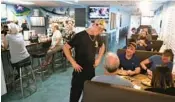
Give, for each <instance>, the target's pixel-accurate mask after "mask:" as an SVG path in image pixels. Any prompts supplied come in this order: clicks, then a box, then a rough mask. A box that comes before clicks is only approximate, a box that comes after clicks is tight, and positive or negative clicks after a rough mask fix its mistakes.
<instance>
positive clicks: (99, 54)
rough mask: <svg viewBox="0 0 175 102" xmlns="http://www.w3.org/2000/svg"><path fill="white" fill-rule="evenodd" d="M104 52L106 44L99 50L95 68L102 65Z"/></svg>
mask: <svg viewBox="0 0 175 102" xmlns="http://www.w3.org/2000/svg"><path fill="white" fill-rule="evenodd" d="M104 52H105V44H104V43H103V44H102V46H101V47H100V49H99V53H98V57H97V58H96V60H95V64H94V67H97V66H98V65H99V64H100V61H101V59H102V57H103V54H104Z"/></svg>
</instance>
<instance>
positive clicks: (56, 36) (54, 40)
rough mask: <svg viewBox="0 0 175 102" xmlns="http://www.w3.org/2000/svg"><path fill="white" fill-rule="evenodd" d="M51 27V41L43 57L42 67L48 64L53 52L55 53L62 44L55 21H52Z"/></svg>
mask: <svg viewBox="0 0 175 102" xmlns="http://www.w3.org/2000/svg"><path fill="white" fill-rule="evenodd" d="M51 29H52V33H53V35H52V42H51V46H50V48H49V49H48V51H47V55H46V57H45V60H44V62H43V63H42V66H41V67H43V68H46V66H47V65H49V64H50V63H51V62H52V58H53V54H54V53H56V52H57V51H59V50H61V49H62V46H63V41H62V35H61V32H60V31H59V26H58V24H56V23H53V24H52V25H51Z"/></svg>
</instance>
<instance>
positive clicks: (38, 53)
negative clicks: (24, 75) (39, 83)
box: [31, 49, 48, 80]
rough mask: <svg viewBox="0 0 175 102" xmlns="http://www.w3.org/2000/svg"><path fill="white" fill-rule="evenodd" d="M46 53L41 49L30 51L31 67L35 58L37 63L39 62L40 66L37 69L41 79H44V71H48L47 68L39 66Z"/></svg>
mask: <svg viewBox="0 0 175 102" xmlns="http://www.w3.org/2000/svg"><path fill="white" fill-rule="evenodd" d="M46 54H47V52H46V51H43V50H42V49H40V50H37V51H35V52H32V53H31V56H32V68H34V67H33V61H34V60H33V58H37V59H38V64H39V67H40V71H38V73H39V74H40V75H41V78H42V80H44V73H45V72H47V71H48V69H47V70H42V67H41V64H42V58H44V57H45V56H46Z"/></svg>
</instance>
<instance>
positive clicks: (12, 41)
mask: <svg viewBox="0 0 175 102" xmlns="http://www.w3.org/2000/svg"><path fill="white" fill-rule="evenodd" d="M6 39H7V41H8V45H9V50H10V55H11V62H12V63H17V62H19V61H21V60H23V59H25V58H27V57H29V56H30V55H29V53H28V51H27V49H26V45H25V42H24V39H23V36H22V34H7V36H6Z"/></svg>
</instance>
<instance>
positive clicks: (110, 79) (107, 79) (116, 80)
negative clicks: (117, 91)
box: [92, 75, 133, 87]
mask: <svg viewBox="0 0 175 102" xmlns="http://www.w3.org/2000/svg"><path fill="white" fill-rule="evenodd" d="M92 81H96V82H103V83H108V84H115V85H121V86H126V87H133V85H132V83H131V82H130V81H128V80H126V79H123V78H121V77H119V76H118V75H113V76H112V75H111V76H110V75H101V76H95V77H94V78H92Z"/></svg>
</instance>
